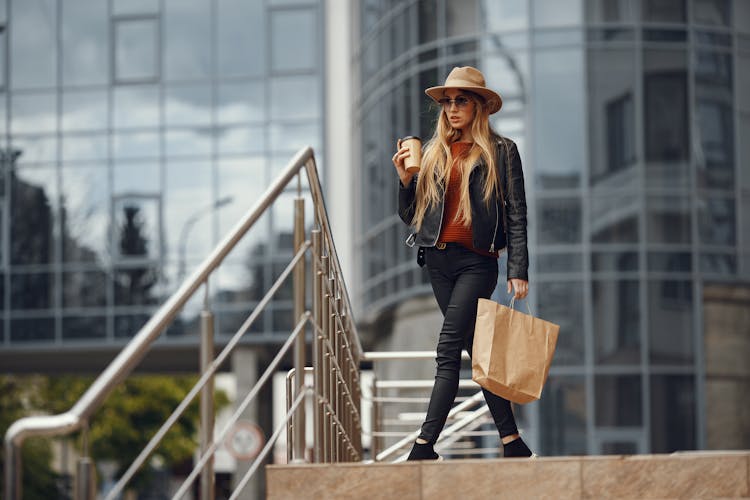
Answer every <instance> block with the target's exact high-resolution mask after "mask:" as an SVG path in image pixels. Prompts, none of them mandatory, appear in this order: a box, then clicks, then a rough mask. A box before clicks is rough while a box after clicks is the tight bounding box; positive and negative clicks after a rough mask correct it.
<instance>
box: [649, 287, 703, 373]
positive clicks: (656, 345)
mask: <svg viewBox="0 0 750 500" xmlns="http://www.w3.org/2000/svg"><path fill="white" fill-rule="evenodd" d="M648 307H649V339H650V349H649V359H650V360H651V363H653V364H662V365H663V364H666V365H673V364H678V365H679V364H692V363H693V343H694V339H693V322H694V321H693V320H694V317H693V286H692V283H691V282H689V281H677V280H662V281H655V280H654V281H650V282H649V295H648Z"/></svg>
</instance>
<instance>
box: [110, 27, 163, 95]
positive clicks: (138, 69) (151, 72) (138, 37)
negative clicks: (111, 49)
mask: <svg viewBox="0 0 750 500" xmlns="http://www.w3.org/2000/svg"><path fill="white" fill-rule="evenodd" d="M158 29H159V25H158V22H157V19H156V18H153V19H119V20H116V21H115V24H114V30H115V33H114V37H115V61H114V62H115V80H116V81H118V82H137V81H144V80H153V79H155V78H158V76H159V57H158V50H159V47H158V40H159V35H158Z"/></svg>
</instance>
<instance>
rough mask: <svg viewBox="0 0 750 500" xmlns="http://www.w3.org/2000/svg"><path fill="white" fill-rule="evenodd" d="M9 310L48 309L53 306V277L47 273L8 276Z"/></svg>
mask: <svg viewBox="0 0 750 500" xmlns="http://www.w3.org/2000/svg"><path fill="white" fill-rule="evenodd" d="M10 292H11V295H10V307H11V309H14V310H16V309H49V308H52V307H53V306H54V303H55V298H54V292H55V275H54V274H53V273H48V272H40V273H14V274H11V276H10Z"/></svg>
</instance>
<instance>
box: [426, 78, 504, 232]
mask: <svg viewBox="0 0 750 500" xmlns="http://www.w3.org/2000/svg"><path fill="white" fill-rule="evenodd" d="M463 92H464V93H465V94H466V95H467V96H468V97H469V99H471V100H472V101H473V102H474V119H473V120H472V123H471V135H472V137H473V138H474V144H473V145H472V146H471V149H469V151H468V152H467V153H465V154H462V155H461V157H459V161H460V162H461V163H462V165H461V166H462V168H463V175H462V177H461V186H460V193H461V196H460V198H459V203H458V212H457V213H456V221H458V222H461V223H462V224H463V225H464V226H466V227H469V226H470V225H471V200H470V199H469V177H470V176H471V173H472V171H473V170H474V168H476V167H477V166H478V165H480V164H481V163H480V162H479V161H478V160H479V159H482V160H483V163H484V165H486V168H487V176H486V182H485V184H484V192H483V199H484V202H485V203H486V204H489V202H490V200H491V199H492V197H493V195H494V196H497V195H500V196H502V188H501V186H500V178H499V176H498V170H497V168H496V167H497V165H496V159H495V158H496V150H497V144H496V142H495V139H494V138H495V137H496V136H497V134H496V133H495V132H494V131H493V130H492V127H490V120H489V112H488V110H487V106H486V105H485V102H484V99H482V98H481V97H479V96H478V95H476V94H474V93H472V92H469V91H465V90H464V91H463ZM460 138H461V131H460V130H458V129H455V128H453V127H451V125H450V122H449V121H448V117H447V115H446V113H445V111H444V110H443V109H442V108H441V109H440V115H439V117H438V121H437V125H436V126H435V132H434V133H433V135H432V137H431V138H430V140H429V141H427V144H425V147H424V152H423V154H422V170H421V171H420V173H419V178H418V179H417V196H416V198H417V199H416V207H415V211H414V219H413V220H412V224H413V225H414V226H416V228H417V231H419V229H420V228H421V227H422V222H423V221H424V216H425V214H426V213H427V209H428V208H429V207H430V206H435V205H437V204H438V203H439V202H440V200H441V191H440V189H438V187H439V186H442V187H443V189H445V187H446V186H447V185H448V180H449V178H450V170H451V166H452V165H453V156H452V155H451V147H450V145H451V144H452V143H454V142H456V141H457V140H459V139H460ZM467 165H468V170H467V169H466V166H467Z"/></svg>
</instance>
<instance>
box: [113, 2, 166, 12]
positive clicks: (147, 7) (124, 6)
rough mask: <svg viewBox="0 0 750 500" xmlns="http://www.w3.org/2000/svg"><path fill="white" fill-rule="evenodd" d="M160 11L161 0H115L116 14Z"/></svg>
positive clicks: (114, 10) (114, 8)
mask: <svg viewBox="0 0 750 500" xmlns="http://www.w3.org/2000/svg"><path fill="white" fill-rule="evenodd" d="M158 12H159V0H114V1H113V2H112V13H113V14H115V15H128V14H156V13H158Z"/></svg>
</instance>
